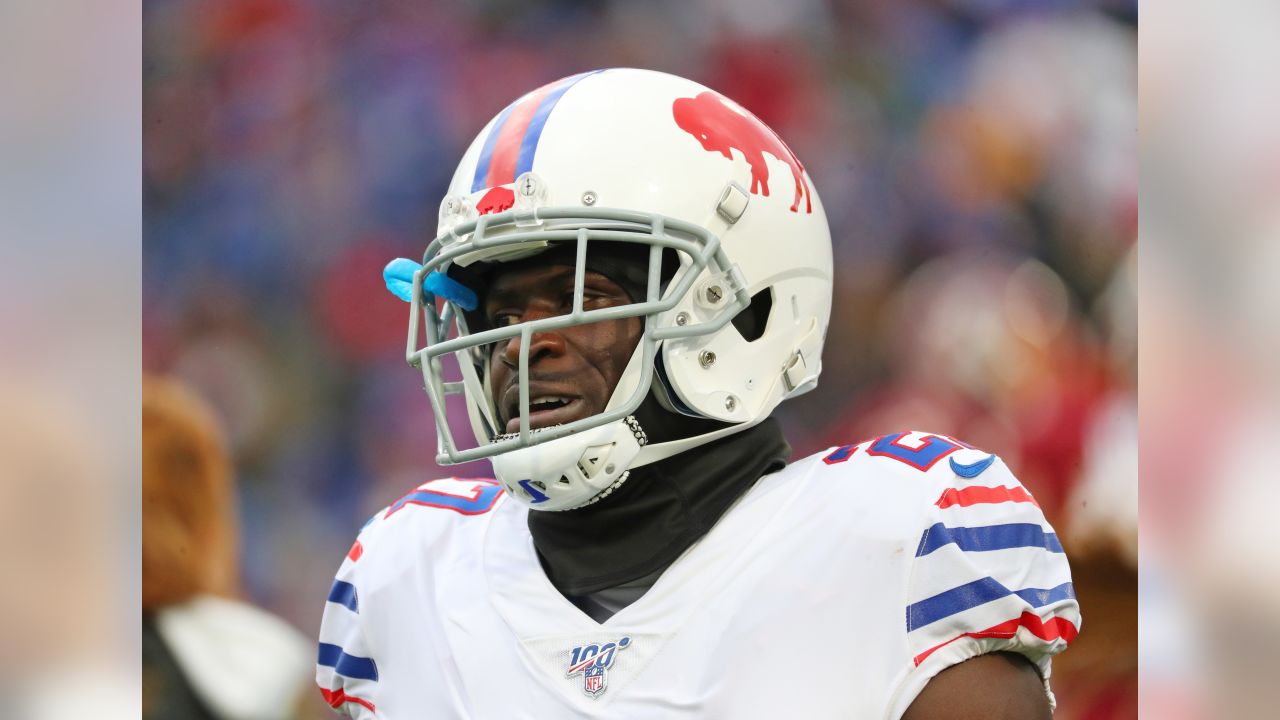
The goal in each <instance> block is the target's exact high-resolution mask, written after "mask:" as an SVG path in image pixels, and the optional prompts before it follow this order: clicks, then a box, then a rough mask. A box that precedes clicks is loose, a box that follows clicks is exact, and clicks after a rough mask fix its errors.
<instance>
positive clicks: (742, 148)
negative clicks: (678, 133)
mask: <svg viewBox="0 0 1280 720" xmlns="http://www.w3.org/2000/svg"><path fill="white" fill-rule="evenodd" d="M671 114H672V115H674V116H675V119H676V124H677V125H679V126H680V129H681V130H684V131H685V132H687V133H689V134H690V135H692V136H694V137H695V138H697V139H698V142H700V143H702V147H703V149H704V150H707V151H709V152H718V153H720V154H721V155H724V156H725V157H727V158H729V159H730V160H732V159H733V153H731V152H729V151H730V150H737V151H738V152H740V153H742V156H743V157H744V158H746V160H747V164H748V165H750V166H751V192H752V193H753V194H756V195H764V196H765V197H768V196H769V166H768V165H767V164H766V163H765V161H764V154H765V153H769V154H770V155H772V156H774V157H775V158H777V159H779V160H781V161H782V162H784V163H786V164H787V165H789V166H791V176H792V178H794V179H795V182H796V196H795V200H794V201H793V202H792V203H791V212H797V208H799V207H800V199H801V198H802V197H803V198H804V209H805V212H808V213H812V212H813V203H812V202H811V201H810V200H809V184H808V182H806V181H805V179H804V167H803V166H802V165H800V160H799V159H798V158H796V156H795V153H793V152H791V149H790V148H788V147H787V146H786V144H785V143H783V142H782V138H779V137H778V136H777V134H776V133H774V132H773V131H772V130H770V129H769V127H768V126H767V125H765V124H764V123H762V122H760V120H759V119H757V118H756V116H754V115H751V114H750V113H742V112H739V111H737V110H735V109H733V108H731V107H729V105H728V104H727V103H726V102H725V101H724V98H722V97H720V96H719V95H717V94H716V93H713V92H710V91H706V92H701V93H698V96H697V97H691V98H677V99H676V101H675V103H673V104H672V106H671Z"/></svg>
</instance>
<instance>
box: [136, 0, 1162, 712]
mask: <svg viewBox="0 0 1280 720" xmlns="http://www.w3.org/2000/svg"><path fill="white" fill-rule="evenodd" d="M143 33H144V35H143V41H144V51H143V112H144V117H143V120H144V136H143V143H144V151H143V210H144V244H143V263H144V281H143V333H144V335H143V358H144V368H145V370H147V371H148V372H152V373H162V374H169V375H173V376H175V377H177V378H179V379H181V380H183V381H185V382H186V383H188V384H189V385H190V386H192V387H193V388H195V389H196V390H197V391H198V392H199V393H200V394H201V395H203V396H204V397H205V398H206V399H208V400H209V401H210V402H211V403H212V404H213V405H214V406H215V408H216V410H217V412H218V414H219V416H220V419H221V420H222V422H223V423H224V424H225V426H226V428H227V432H228V437H229V439H230V443H231V445H232V449H233V451H234V455H235V461H236V468H237V475H238V480H239V493H240V497H239V511H240V525H241V533H242V541H241V554H242V567H243V568H244V577H243V579H242V585H243V588H242V592H243V595H244V596H245V597H246V598H248V599H250V600H252V601H254V602H256V603H258V604H259V605H261V606H263V607H265V608H267V609H269V610H271V611H273V612H275V613H277V614H279V615H280V616H282V617H284V618H286V619H287V620H289V621H290V622H292V623H293V624H294V625H295V626H297V627H298V628H300V629H302V630H303V631H304V632H306V633H307V634H312V633H314V630H315V628H316V626H317V623H318V619H319V615H320V611H321V609H322V606H323V601H324V597H325V594H326V592H327V590H328V586H329V583H330V580H331V578H332V573H333V571H334V569H335V568H336V566H337V564H338V561H339V560H340V559H341V558H342V556H343V554H344V553H345V552H346V550H347V547H348V546H349V544H350V542H351V539H352V538H353V536H354V533H355V531H356V530H357V529H358V528H359V527H360V525H361V524H362V523H363V522H364V520H365V519H366V518H367V517H368V516H369V515H370V514H371V513H373V512H374V511H376V510H377V509H378V508H381V507H383V506H384V505H386V504H387V503H388V502H390V501H391V500H393V499H394V498H396V497H398V496H399V495H401V494H403V492H404V491H405V490H406V489H408V488H410V487H412V486H414V485H416V484H418V483H420V482H422V481H424V480H425V479H428V478H430V477H432V476H437V475H441V474H444V475H449V474H457V473H458V472H459V470H458V469H457V468H445V469H441V468H438V467H436V466H435V464H434V462H433V456H434V448H435V431H434V427H433V425H432V422H431V418H430V412H429V410H428V405H427V398H426V396H425V394H424V393H423V392H422V391H421V388H420V377H419V376H418V375H417V374H416V373H415V372H414V371H413V370H411V369H410V368H408V367H407V366H406V365H405V363H404V357H403V349H404V333H405V322H406V319H407V311H406V308H405V306H404V305H403V303H401V302H400V301H398V300H396V299H394V298H393V297H392V296H391V295H390V294H388V293H387V292H386V291H385V289H383V285H382V279H381V268H382V266H383V265H384V264H385V263H386V262H387V261H388V260H389V259H391V258H394V257H399V256H404V257H416V256H419V255H420V254H421V251H422V248H423V247H424V246H425V244H426V242H427V241H428V240H429V239H430V238H431V237H432V236H433V235H434V232H435V222H436V220H435V218H436V211H437V207H438V203H439V200H440V197H441V196H442V195H443V192H444V190H445V187H446V184H447V182H448V180H449V178H450V177H451V175H452V172H453V169H454V164H455V163H456V161H457V160H458V159H459V158H460V156H461V154H462V152H463V150H464V149H465V147H466V145H467V144H468V143H469V142H470V141H471V139H472V138H473V137H474V135H475V133H476V132H478V130H479V129H480V128H481V127H482V125H483V124H484V123H485V122H486V121H487V120H488V119H489V118H490V117H491V116H492V115H494V114H495V113H496V112H497V111H499V110H500V109H501V108H502V107H503V106H504V105H505V104H506V103H507V102H509V101H510V100H512V99H513V98H515V97H516V96H518V95H519V94H521V93H523V92H525V91H527V90H529V89H531V88H534V87H537V86H538V85H541V84H543V83H545V82H548V81H551V80H554V79H556V78H559V77H562V76H565V75H569V74H572V73H575V72H579V71H582V70H584V69H591V68H597V67H608V66H635V67H646V68H653V69H658V70H665V71H668V72H673V73H676V74H680V75H684V76H687V77H690V78H692V79H694V80H697V81H699V82H702V83H705V84H707V85H709V86H711V87H713V88H716V89H718V90H720V91H721V92H723V93H725V94H727V95H728V96H730V97H732V98H734V99H736V100H737V101H739V102H740V103H742V104H743V105H745V106H746V107H748V108H749V109H751V110H752V111H753V112H755V113H756V114H757V115H759V116H760V117H761V118H762V119H763V120H764V121H765V122H767V123H769V124H770V125H772V126H773V127H774V128H775V129H776V130H777V131H778V132H779V133H780V134H781V135H782V136H783V137H784V138H785V139H786V140H787V142H788V143H789V144H790V146H791V147H792V149H793V150H794V151H795V152H796V154H797V155H798V156H799V157H800V158H801V159H802V160H803V161H804V162H805V165H806V167H807V169H808V170H809V172H810V174H811V175H812V177H813V180H814V183H815V185H816V187H817V188H818V190H819V192H820V193H821V194H822V197H823V200H824V202H825V204H826V206H827V209H828V213H829V216H830V217H829V219H830V222H831V227H832V232H833V239H834V241H835V259H836V268H837V285H836V305H835V310H834V313H833V318H832V326H831V331H830V334H829V337H828V341H827V348H826V353H825V355H824V361H825V364H826V367H825V372H824V374H823V378H822V382H821V388H820V390H819V391H818V392H815V393H811V394H810V395H808V396H806V397H804V398H802V399H801V400H799V401H794V402H791V403H788V404H785V405H784V406H783V407H782V408H781V410H780V411H779V414H780V416H781V417H782V419H783V421H784V423H785V426H786V428H787V430H788V435H789V437H790V439H791V441H792V444H793V447H794V449H795V456H796V457H802V456H804V455H807V454H810V453H813V452H816V451H818V450H820V449H822V448H825V447H828V446H830V445H834V444H841V443H846V442H854V441H859V440H862V439H865V438H867V437H869V436H871V435H874V434H878V433H884V432H890V431H893V430H898V429H903V428H907V427H914V428H922V429H928V430H933V431H937V432H943V433H948V434H952V435H956V436H958V437H961V438H964V439H965V440H967V441H969V442H971V443H973V444H975V445H978V446H980V447H983V448H985V449H987V450H990V451H992V452H996V453H999V454H1000V455H1001V456H1002V457H1004V458H1005V460H1006V461H1007V462H1008V463H1009V465H1010V466H1011V467H1013V468H1014V469H1015V471H1016V472H1017V473H1018V474H1019V476H1020V477H1021V479H1022V480H1023V482H1024V483H1025V484H1026V485H1027V486H1028V487H1029V488H1031V490H1032V491H1033V493H1035V495H1036V496H1037V498H1038V499H1039V501H1040V502H1041V504H1042V505H1043V506H1044V508H1045V511H1046V514H1047V515H1048V516H1049V518H1050V520H1051V521H1052V522H1053V523H1054V525H1055V526H1056V527H1057V528H1058V530H1059V531H1060V534H1061V535H1062V537H1063V542H1064V545H1066V546H1067V549H1068V551H1069V553H1070V554H1071V558H1072V563H1073V567H1074V568H1075V572H1076V575H1077V588H1078V592H1079V595H1080V596H1081V600H1082V604H1083V608H1084V614H1085V618H1086V620H1085V624H1084V629H1083V633H1082V635H1081V636H1080V638H1079V640H1078V641H1077V643H1076V645H1075V646H1073V648H1072V650H1071V651H1069V652H1068V653H1066V655H1064V656H1063V657H1062V659H1061V660H1060V662H1059V663H1057V664H1056V665H1055V678H1054V680H1055V689H1056V690H1057V693H1058V698H1059V705H1060V711H1059V714H1058V717H1059V718H1065V719H1066V720H1076V719H1078V718H1091V719H1092V718H1099V719H1103V718H1121V717H1136V716H1137V709H1136V708H1137V667H1138V662H1137V626H1136V612H1137V570H1136V565H1137V519H1138V512H1137V465H1138V461H1137V436H1138V431H1137V397H1136V391H1137V301H1136V295H1135V293H1136V253H1135V251H1134V249H1135V243H1136V237H1137V217H1138V214H1137V188H1138V170H1137V157H1136V152H1137V149H1136V126H1137V75H1138V73H1137V54H1136V53H1137V5H1136V0H1114V1H1108V0H1096V1H1094V2H1069V1H1067V0H788V1H787V2H771V1H768V0H748V1H745V2H735V1H733V0H682V1H676V0H662V1H655V2H621V1H616V2H607V1H605V0H598V1H594V2H571V1H569V0H559V1H555V0H546V1H539V0H523V1H521V2H515V1H513V0H438V1H435V2H413V1H408V0H406V1H403V2H394V1H388V2H361V3H350V2H340V1H338V0H308V1H306V2H303V1H301V0H297V1H294V0H148V1H147V2H144V4H143ZM464 472H471V473H484V472H487V470H486V469H485V468H484V467H483V466H479V467H474V468H469V469H465V470H464Z"/></svg>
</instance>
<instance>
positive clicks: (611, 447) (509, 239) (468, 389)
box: [407, 201, 750, 509]
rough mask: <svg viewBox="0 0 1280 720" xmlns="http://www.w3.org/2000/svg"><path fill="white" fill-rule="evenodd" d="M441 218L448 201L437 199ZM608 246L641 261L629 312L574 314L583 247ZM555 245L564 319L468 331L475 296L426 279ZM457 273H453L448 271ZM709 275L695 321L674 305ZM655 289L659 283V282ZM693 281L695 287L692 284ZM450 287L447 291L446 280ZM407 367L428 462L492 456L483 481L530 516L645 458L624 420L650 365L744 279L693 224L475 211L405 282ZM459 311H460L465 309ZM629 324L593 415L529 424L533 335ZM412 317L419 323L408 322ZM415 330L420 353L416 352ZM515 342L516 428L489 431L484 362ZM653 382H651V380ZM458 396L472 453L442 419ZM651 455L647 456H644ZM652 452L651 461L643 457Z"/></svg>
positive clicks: (570, 212)
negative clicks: (630, 339) (425, 418)
mask: <svg viewBox="0 0 1280 720" xmlns="http://www.w3.org/2000/svg"><path fill="white" fill-rule="evenodd" d="M445 207H446V211H447V208H448V201H446V205H445ZM614 243H627V244H629V246H636V245H638V246H640V247H641V248H642V249H643V250H645V252H641V253H639V254H641V255H642V256H645V257H646V258H647V268H646V270H647V273H646V275H645V277H646V282H645V287H644V292H643V297H639V298H633V300H635V301H634V302H632V303H631V304H628V305H623V306H616V307H609V308H602V309H595V310H584V309H583V292H584V278H585V274H586V272H587V259H588V257H589V253H590V252H591V250H590V248H591V247H593V246H594V247H597V248H601V247H607V246H608V245H612V244H614ZM556 245H564V246H567V247H571V248H573V251H574V268H575V272H574V297H573V309H572V311H571V312H569V313H568V314H564V315H559V316H555V317H544V318H539V319H536V320H530V321H525V322H520V323H517V324H513V325H509V326H504V327H497V328H485V329H476V330H472V328H470V327H469V325H474V324H475V323H474V322H472V323H468V321H467V318H468V316H470V317H471V318H472V319H473V320H474V319H475V318H476V317H477V316H476V315H475V314H474V312H473V311H474V310H475V309H476V302H475V297H474V295H472V296H471V297H466V296H465V293H458V292H452V291H451V283H452V281H449V282H442V281H440V278H439V277H438V276H437V277H435V278H434V281H433V274H441V275H446V276H447V275H448V274H449V273H450V271H451V270H455V272H454V273H453V274H454V275H459V276H461V277H465V276H466V274H467V270H466V269H467V268H468V267H469V266H472V265H473V264H474V263H476V262H481V261H483V262H488V263H500V262H505V261H509V260H515V259H520V258H524V257H528V256H530V255H533V254H537V253H541V252H543V251H546V250H547V249H548V248H552V247H554V246H556ZM664 251H667V252H668V253H670V252H672V251H674V253H675V254H676V255H677V256H678V257H679V259H680V263H679V268H678V269H677V270H676V271H675V272H674V274H673V275H672V276H671V277H670V278H669V279H667V278H664V277H663V272H662V266H663V255H664ZM458 269H461V271H462V272H457V270H458ZM707 277H711V278H718V279H719V280H718V282H717V283H716V288H717V289H716V293H718V294H719V295H720V298H719V305H720V307H719V308H718V309H717V310H716V311H715V312H713V313H711V314H709V315H708V316H706V317H705V319H702V320H700V321H698V322H693V321H692V317H691V315H690V314H689V313H674V312H672V311H673V309H674V308H676V307H677V306H678V305H680V304H681V303H682V301H684V300H685V298H686V297H687V296H688V295H689V294H690V293H691V292H695V291H696V290H699V289H700V288H701V285H700V284H698V281H699V280H700V279H705V278H707ZM664 281H665V282H664ZM704 282H705V280H704ZM452 284H454V285H456V283H452ZM412 292H413V297H412V302H413V309H412V316H411V320H410V332H409V344H408V347H407V359H408V361H409V363H410V364H412V365H415V366H417V367H419V368H420V369H421V370H422V373H423V380H424V385H425V387H426V390H427V393H428V395H429V396H430V397H431V403H432V409H433V412H434V414H435V419H436V424H437V428H438V438H439V447H438V453H437V462H439V463H441V464H455V463H463V462H469V461H472V460H478V459H482V458H493V464H494V470H495V474H496V475H497V476H498V479H499V480H500V481H502V482H503V484H504V485H505V486H506V487H507V489H508V491H509V492H511V494H512V495H514V496H517V497H519V498H521V499H523V500H525V501H526V502H528V503H529V504H530V505H531V506H532V507H534V508H538V509H570V508H573V507H579V506H581V505H583V504H586V503H588V502H592V501H593V500H595V499H598V498H599V497H600V496H601V495H602V494H603V493H607V492H608V491H609V490H610V489H611V488H613V487H616V486H617V485H619V484H621V482H623V481H625V479H626V474H627V471H628V470H629V469H630V468H631V467H635V466H637V465H639V464H644V462H646V460H645V458H644V457H643V455H644V454H645V453H644V452H642V448H644V447H645V445H646V442H647V439H646V437H645V435H644V431H643V429H641V428H640V426H639V424H638V423H637V422H636V421H635V419H634V417H633V413H634V412H635V410H636V408H638V407H639V406H640V404H641V403H642V402H643V401H644V399H645V398H646V397H647V396H648V395H649V393H650V389H651V387H653V386H654V383H655V359H656V357H657V355H658V352H659V348H660V346H661V344H662V342H663V341H664V340H669V339H680V338H690V337H696V336H700V335H711V334H714V333H717V332H719V331H720V330H721V329H722V328H724V327H725V326H726V325H727V324H728V323H729V322H730V321H731V320H732V319H733V318H734V316H735V315H737V314H738V312H739V311H741V310H742V309H744V308H746V307H747V306H748V304H749V302H750V297H749V295H748V294H747V290H746V287H745V283H744V282H742V279H741V276H740V274H739V273H738V272H737V271H736V268H734V267H733V266H732V265H731V264H730V263H729V261H728V259H727V257H726V256H725V254H724V252H723V251H722V249H721V248H720V240H719V238H718V237H717V236H716V235H715V234H713V233H712V232H710V231H709V230H707V229H705V228H703V227H700V226H698V225H695V224H692V223H687V222H683V221H679V220H674V219H671V218H665V217H662V216H659V215H656V214H652V213H642V212H635V211H629V210H613V209H606V208H583V207H572V208H539V209H537V210H524V211H522V210H521V209H520V208H517V209H515V210H511V211H507V212H503V213H498V214H494V215H484V216H481V217H479V218H478V219H476V220H472V221H468V222H465V223H461V224H458V225H456V226H454V227H451V228H449V229H448V230H447V231H445V232H444V233H442V234H441V236H439V237H437V238H436V239H435V240H434V241H433V242H432V243H431V245H430V246H429V247H428V248H427V252H426V254H425V257H424V263H423V266H422V268H421V269H420V270H418V271H417V272H416V273H415V275H414V282H413V291H412ZM468 305H469V306H468ZM632 317H636V318H640V319H641V322H642V324H643V325H642V329H641V335H640V338H639V340H638V342H637V343H636V347H635V350H634V351H633V353H632V356H631V358H630V361H629V363H628V365H627V367H626V369H625V370H624V371H623V373H622V375H621V377H620V378H619V380H618V383H617V385H616V387H615V388H614V389H613V393H612V395H611V398H610V401H609V403H608V405H607V406H606V408H605V409H604V411H603V412H600V413H598V414H595V415H592V416H589V417H585V418H581V419H577V420H574V421H572V422H568V423H565V424H561V425H555V426H551V427H545V428H537V429H534V428H530V427H529V412H530V407H529V406H530V396H529V380H530V372H529V362H530V358H529V348H530V344H531V342H530V341H531V339H532V338H533V336H534V335H535V334H537V333H544V332H554V331H560V330H564V329H566V328H569V327H574V326H579V325H586V324H590V323H595V322H602V321H611V320H619V319H625V318H632ZM420 320H421V321H422V322H420ZM420 328H421V329H422V330H425V335H426V338H425V340H426V342H425V345H423V346H421V347H419V346H418V341H419V339H420V337H421V336H420V332H422V330H420ZM513 338H519V339H520V341H521V342H520V353H519V366H518V383H519V394H520V399H519V418H520V423H519V429H518V430H517V431H516V432H514V433H505V432H503V430H505V428H501V427H500V426H499V413H498V411H497V408H496V406H495V402H494V397H493V392H492V390H493V388H492V387H490V383H489V377H488V372H487V368H488V363H489V361H490V352H491V349H492V346H493V344H494V343H497V342H501V341H504V340H510V339H513ZM449 354H453V355H454V356H455V357H456V359H457V362H458V366H459V369H460V376H461V377H460V379H459V380H455V381H448V380H446V379H445V365H444V363H443V360H444V358H445V357H447V356H448V355H449ZM659 382H660V381H659ZM454 394H462V395H464V396H465V397H466V400H467V408H468V415H469V419H470V421H471V428H472V431H473V435H474V436H475V441H476V444H475V446H474V447H469V448H463V447H461V445H460V443H458V442H457V439H456V438H455V437H454V435H453V433H452V431H451V429H450V427H449V424H448V418H447V413H446V412H445V400H446V398H447V397H448V396H449V395H454ZM535 448H536V450H535ZM653 450H654V449H651V450H650V451H649V452H650V454H654V452H653ZM657 457H658V455H657V454H654V458H653V459H657Z"/></svg>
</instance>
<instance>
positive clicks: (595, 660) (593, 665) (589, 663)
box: [568, 636, 631, 697]
mask: <svg viewBox="0 0 1280 720" xmlns="http://www.w3.org/2000/svg"><path fill="white" fill-rule="evenodd" d="M630 646H631V638H630V637H629V636H623V637H622V638H619V639H618V641H617V642H608V643H604V644H602V645H601V644H596V643H591V644H589V645H579V646H578V647H576V648H574V649H573V659H572V660H570V661H569V672H568V676H569V677H573V676H574V675H577V674H578V673H582V691H583V692H585V693H586V694H587V695H590V696H591V697H599V696H600V694H601V693H603V692H604V691H605V690H606V689H607V688H608V685H609V668H610V667H612V666H613V659H614V657H616V656H617V654H618V651H619V650H625V649H627V648H628V647H630Z"/></svg>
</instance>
